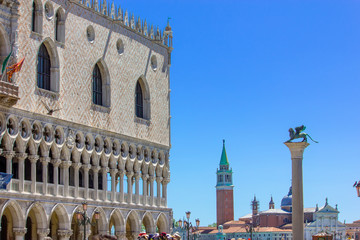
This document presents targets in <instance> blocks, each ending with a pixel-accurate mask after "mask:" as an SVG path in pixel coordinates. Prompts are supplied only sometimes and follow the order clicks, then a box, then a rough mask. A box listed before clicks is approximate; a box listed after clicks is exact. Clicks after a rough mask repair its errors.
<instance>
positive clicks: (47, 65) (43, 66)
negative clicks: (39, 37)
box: [37, 44, 51, 90]
mask: <svg viewBox="0 0 360 240" xmlns="http://www.w3.org/2000/svg"><path fill="white" fill-rule="evenodd" d="M50 69H51V61H50V55H49V53H48V51H47V49H46V47H45V45H44V44H41V46H40V49H39V54H38V66H37V86H38V87H39V88H42V89H46V90H50Z"/></svg>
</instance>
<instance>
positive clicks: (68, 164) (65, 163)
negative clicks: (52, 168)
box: [60, 161, 72, 169]
mask: <svg viewBox="0 0 360 240" xmlns="http://www.w3.org/2000/svg"><path fill="white" fill-rule="evenodd" d="M71 164H72V162H71V161H61V165H60V167H61V168H64V169H65V168H69V167H70V166H71Z"/></svg>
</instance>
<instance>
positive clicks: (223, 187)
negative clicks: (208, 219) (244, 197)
mask: <svg viewBox="0 0 360 240" xmlns="http://www.w3.org/2000/svg"><path fill="white" fill-rule="evenodd" d="M219 167H220V168H218V169H217V172H216V176H217V181H216V223H217V225H218V226H219V225H222V224H224V223H225V222H228V221H232V220H234V195H233V188H234V185H233V179H232V169H231V168H229V167H230V166H229V161H228V158H227V155H226V150H225V140H223V149H222V153H221V158H220V166H219Z"/></svg>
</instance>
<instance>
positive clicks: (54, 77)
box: [36, 37, 60, 92]
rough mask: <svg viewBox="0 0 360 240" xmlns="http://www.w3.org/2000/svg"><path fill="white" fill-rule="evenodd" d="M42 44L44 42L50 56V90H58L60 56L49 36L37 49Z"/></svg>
mask: <svg viewBox="0 0 360 240" xmlns="http://www.w3.org/2000/svg"><path fill="white" fill-rule="evenodd" d="M42 44H44V46H45V48H46V50H47V52H48V53H49V56H50V62H51V68H50V91H53V92H60V58H59V54H58V52H57V48H56V45H55V43H54V41H53V40H52V39H51V38H49V37H47V38H45V39H44V41H43V42H42V43H41V44H40V46H39V49H40V47H41V45H42ZM37 64H38V63H37ZM37 64H36V65H37ZM36 79H37V78H36Z"/></svg>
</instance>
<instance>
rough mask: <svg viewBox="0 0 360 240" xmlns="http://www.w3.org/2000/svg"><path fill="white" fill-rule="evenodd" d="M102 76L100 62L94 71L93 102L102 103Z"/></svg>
mask: <svg viewBox="0 0 360 240" xmlns="http://www.w3.org/2000/svg"><path fill="white" fill-rule="evenodd" d="M102 94H103V92H102V78H101V72H100V69H99V66H98V64H96V65H95V67H94V71H93V103H94V104H97V105H103V104H102Z"/></svg>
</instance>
